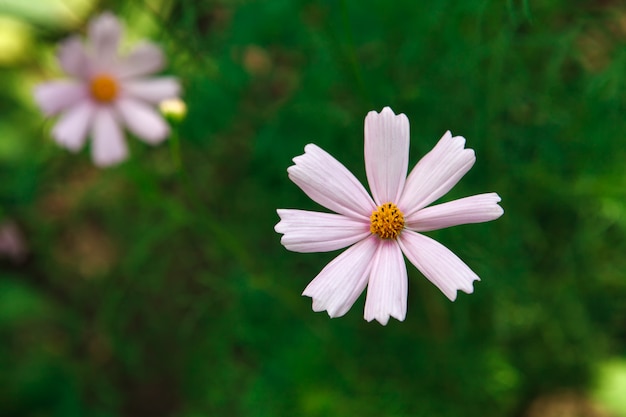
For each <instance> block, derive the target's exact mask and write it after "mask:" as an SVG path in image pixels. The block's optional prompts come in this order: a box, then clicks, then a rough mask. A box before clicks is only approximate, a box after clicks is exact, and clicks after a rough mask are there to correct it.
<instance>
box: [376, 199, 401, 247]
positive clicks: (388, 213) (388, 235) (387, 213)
mask: <svg viewBox="0 0 626 417" xmlns="http://www.w3.org/2000/svg"><path fill="white" fill-rule="evenodd" d="M370 221H371V225H370V232H372V233H374V234H377V235H378V236H380V237H381V238H382V239H396V238H397V237H398V235H399V234H400V232H401V231H402V229H403V228H404V215H403V214H402V212H401V211H400V209H399V208H398V206H396V205H395V204H393V203H385V204H383V205H381V206H379V207H378V208H377V209H376V210H374V211H373V212H372V215H371V216H370Z"/></svg>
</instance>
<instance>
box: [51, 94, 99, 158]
mask: <svg viewBox="0 0 626 417" xmlns="http://www.w3.org/2000/svg"><path fill="white" fill-rule="evenodd" d="M94 112H95V106H94V105H93V104H92V103H91V102H90V101H88V100H86V101H83V102H80V103H78V104H77V105H75V106H74V107H72V108H71V109H69V110H68V111H67V112H65V113H64V114H63V116H61V118H60V119H59V121H58V122H57V124H56V125H55V126H54V128H53V129H52V137H54V139H55V141H56V142H57V143H58V144H59V145H61V146H63V147H64V148H66V149H69V150H70V151H72V152H76V151H78V150H79V149H80V148H82V147H83V144H84V143H85V138H86V137H87V131H88V130H89V126H90V125H91V121H92V119H93V115H94Z"/></svg>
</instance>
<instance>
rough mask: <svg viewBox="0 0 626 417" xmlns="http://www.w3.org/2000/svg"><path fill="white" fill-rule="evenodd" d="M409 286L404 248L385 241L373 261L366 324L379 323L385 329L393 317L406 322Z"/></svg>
mask: <svg viewBox="0 0 626 417" xmlns="http://www.w3.org/2000/svg"><path fill="white" fill-rule="evenodd" d="M407 292H408V282H407V274H406V265H405V264H404V258H403V257H402V251H401V250H400V246H399V245H398V244H397V243H396V242H395V241H393V240H389V239H386V240H382V241H381V243H380V244H379V245H378V251H377V252H376V255H374V259H373V260H372V271H371V275H370V280H369V283H368V284H367V298H366V300H365V320H367V321H372V320H377V321H378V322H379V323H380V324H382V325H383V326H385V325H386V324H387V322H388V321H389V317H394V318H396V319H398V320H400V321H404V318H405V317H406V304H407V301H406V300H407Z"/></svg>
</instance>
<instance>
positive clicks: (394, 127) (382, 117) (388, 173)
mask: <svg viewBox="0 0 626 417" xmlns="http://www.w3.org/2000/svg"><path fill="white" fill-rule="evenodd" d="M464 146H465V139H464V138H463V137H461V136H455V137H453V136H452V135H451V134H450V132H446V133H445V135H443V137H442V138H441V140H440V141H439V143H437V145H436V146H435V148H434V149H433V150H432V151H430V152H429V153H428V154H426V156H424V157H423V158H422V159H421V160H420V161H419V162H418V163H417V165H416V166H415V168H414V169H413V171H411V173H410V174H409V176H408V177H407V176H406V174H407V169H408V160H409V120H408V119H407V117H406V116H405V115H404V114H399V115H395V114H394V113H393V111H392V110H391V109H390V108H389V107H385V108H384V109H383V111H382V112H380V114H379V113H376V112H375V111H372V112H370V113H369V114H368V115H367V117H366V118H365V170H366V173H367V180H368V182H369V185H370V189H371V192H372V195H373V197H374V198H373V200H372V198H371V197H370V196H369V194H368V193H367V191H366V190H365V188H364V187H363V186H362V185H361V184H360V183H359V181H358V180H357V179H356V178H355V177H354V175H352V173H350V171H348V170H347V169H346V168H345V167H344V166H343V165H342V164H341V163H340V162H339V161H337V160H336V159H334V158H333V157H332V156H330V155H329V154H328V153H326V152H325V151H324V150H322V149H321V148H319V147H317V146H316V145H313V144H309V145H307V146H305V148H304V151H305V153H304V154H303V155H300V156H298V157H296V158H294V159H293V161H294V163H295V165H293V166H291V167H289V168H288V169H287V172H288V173H289V178H290V179H291V180H292V181H293V182H294V183H296V185H298V186H299V187H300V188H301V189H302V190H303V191H304V192H305V193H306V194H307V195H308V196H309V197H310V198H311V199H312V200H313V201H315V202H317V203H319V204H321V205H322V206H324V207H326V208H328V209H330V210H332V211H334V212H336V213H338V214H334V213H318V212H311V211H304V210H290V209H285V210H278V215H279V216H280V219H281V220H280V222H279V223H278V224H277V225H276V227H275V230H276V231H277V232H278V233H282V234H283V235H284V236H283V237H282V238H281V243H282V244H283V245H284V246H285V247H286V248H287V249H289V250H292V251H295V252H327V251H333V250H336V249H341V248H345V247H347V246H350V245H352V246H350V247H349V248H348V249H346V250H345V251H344V252H343V253H342V254H340V255H339V256H337V257H336V258H335V259H333V260H332V261H331V262H330V263H329V264H328V265H326V267H325V268H324V269H323V270H322V271H321V272H320V273H319V274H318V275H317V276H316V277H315V279H314V280H313V281H312V282H311V283H310V284H309V285H308V286H307V287H306V289H305V290H304V292H303V294H302V295H305V296H308V297H311V298H312V299H313V310H314V311H323V310H327V311H328V315H329V316H330V317H339V316H342V315H344V314H345V313H346V312H347V311H348V310H349V309H350V307H352V305H353V304H354V302H355V301H356V299H357V298H358V297H359V295H360V294H361V292H363V290H364V289H365V287H366V286H367V298H366V301H365V315H364V316H365V320H367V321H372V320H377V321H378V322H380V323H381V324H383V325H385V324H387V322H388V320H389V317H390V316H391V317H394V318H396V319H398V320H400V321H402V320H404V318H405V317H406V308H407V292H408V288H407V287H408V284H407V271H406V265H405V263H404V259H403V257H402V254H403V253H404V256H406V257H407V259H408V260H409V261H410V262H411V263H412V264H413V265H415V267H416V268H417V269H419V270H420V271H421V272H422V273H423V274H424V276H425V277H426V278H428V279H429V280H430V281H431V282H432V283H433V284H435V285H436V286H437V288H439V289H440V290H441V291H442V292H443V293H444V294H445V295H446V296H447V297H448V298H449V299H450V300H452V301H454V300H455V299H456V293H457V290H462V291H464V292H466V293H468V294H469V293H472V292H473V281H476V280H479V278H478V276H477V275H476V274H475V273H474V272H473V271H472V270H471V269H470V268H469V267H468V266H467V265H465V263H463V261H461V259H459V258H458V257H457V256H456V255H455V254H454V253H452V252H451V251H450V250H449V249H447V248H446V247H445V246H443V245H441V244H440V243H438V242H436V241H435V240H433V239H430V238H428V237H426V236H424V235H423V234H421V233H418V232H427V231H430V230H436V229H441V228H445V227H450V226H455V225H459V224H466V223H480V222H486V221H490V220H495V219H497V218H498V217H500V216H501V215H502V214H503V213H504V211H503V210H502V207H500V206H499V205H498V202H499V201H500V197H499V196H498V194H496V193H488V194H479V195H475V196H471V197H466V198H462V199H459V200H454V201H450V202H448V203H443V204H439V205H436V206H432V207H428V208H425V207H426V206H427V205H429V204H430V203H432V202H434V201H435V200H437V199H439V198H440V197H442V196H443V195H444V194H446V193H447V192H448V191H450V189H451V188H452V187H453V186H454V185H455V184H456V183H457V182H458V181H459V180H460V179H461V177H463V175H465V173H466V172H467V171H469V170H470V168H471V167H472V165H473V164H474V161H475V160H476V157H475V155H474V151H473V150H472V149H464Z"/></svg>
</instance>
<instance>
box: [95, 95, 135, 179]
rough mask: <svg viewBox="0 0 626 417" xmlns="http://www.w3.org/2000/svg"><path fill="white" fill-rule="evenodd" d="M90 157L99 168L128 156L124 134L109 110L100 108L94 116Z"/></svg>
mask: <svg viewBox="0 0 626 417" xmlns="http://www.w3.org/2000/svg"><path fill="white" fill-rule="evenodd" d="M91 155H92V158H93V162H94V163H95V164H96V165H98V166H101V167H106V166H110V165H114V164H117V163H119V162H121V161H123V160H124V159H126V157H127V156H128V150H127V149H126V142H125V141H124V134H123V133H122V129H121V128H120V125H119V122H118V121H117V120H116V119H115V116H114V115H113V111H112V110H111V109H109V108H106V107H101V108H99V109H97V111H96V113H95V115H94V122H93V141H92V144H91Z"/></svg>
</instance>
